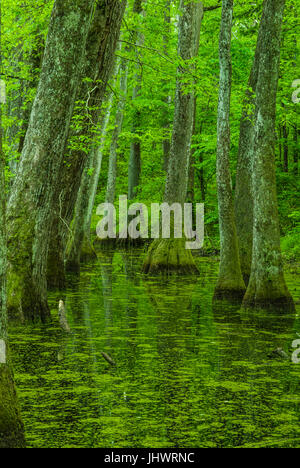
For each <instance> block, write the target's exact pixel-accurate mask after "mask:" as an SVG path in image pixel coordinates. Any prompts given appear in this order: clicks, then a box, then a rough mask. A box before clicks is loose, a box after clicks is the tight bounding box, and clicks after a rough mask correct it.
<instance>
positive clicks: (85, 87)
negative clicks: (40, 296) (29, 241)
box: [48, 0, 126, 288]
mask: <svg viewBox="0 0 300 468" xmlns="http://www.w3.org/2000/svg"><path fill="white" fill-rule="evenodd" d="M125 6H126V1H125V0H122V1H120V0H108V1H105V0H101V1H100V2H98V4H97V8H96V11H95V16H94V20H93V24H92V27H91V30H90V32H89V36H88V41H87V48H86V53H85V65H84V69H83V73H82V77H83V78H90V80H93V82H92V84H91V83H87V82H86V81H83V82H82V84H81V86H80V88H79V90H78V95H77V100H78V101H81V102H88V104H89V106H90V108H91V110H90V111H89V113H88V115H87V113H86V111H84V112H85V114H84V120H83V123H82V126H81V127H82V128H81V129H80V135H86V136H87V137H88V140H89V141H90V142H89V143H87V148H85V150H77V149H76V150H71V151H70V154H69V156H68V157H67V164H62V166H61V174H62V176H61V185H60V188H59V191H60V194H59V199H58V201H57V206H56V213H57V217H56V222H55V223H54V224H53V228H52V233H51V247H50V252H49V261H48V284H49V285H51V286H52V287H60V288H63V287H64V285H65V265H64V263H65V262H64V261H65V248H66V242H67V238H68V234H69V233H70V229H69V226H70V223H71V220H72V218H73V215H74V209H75V205H76V202H77V197H78V192H79V188H80V187H81V181H82V180H81V179H82V177H83V171H84V168H85V167H86V168H87V169H89V168H92V167H95V168H96V169H97V168H98V169H97V170H98V178H99V171H100V167H101V165H100V167H99V164H98V154H99V153H98V152H97V143H96V142H95V141H94V140H93V135H94V133H93V132H94V130H95V128H96V126H98V127H99V126H100V128H101V125H99V121H100V120H101V106H102V103H103V100H104V99H105V94H106V89H107V83H108V81H109V79H110V78H111V76H112V74H113V70H114V64H115V50H116V47H117V42H118V39H119V35H120V28H121V22H122V18H123V15H124V11H125ZM87 154H89V156H88V157H87ZM97 170H96V172H97ZM97 181H98V179H97ZM87 182H90V179H88V180H87ZM83 183H84V182H83ZM87 190H88V189H87ZM83 191H84V192H85V191H86V189H83ZM86 193H90V192H89V191H88V192H86ZM79 211H80V210H79ZM79 211H78V213H79ZM80 212H81V213H82V211H80ZM83 215H84V216H85V214H84V213H83ZM79 222H80V224H81V225H82V226H83V224H84V219H79ZM71 237H72V236H71ZM80 239H81V240H80ZM82 241H83V238H81V237H80V238H78V240H77V241H76V250H74V249H73V247H71V250H70V249H69V250H68V260H69V267H70V268H72V269H73V268H74V269H75V270H76V271H77V270H78V269H79V263H78V261H77V259H78V258H79V259H80V251H81V243H82ZM78 242H79V243H78ZM87 245H88V244H87ZM74 248H75V244H74ZM77 249H79V251H77ZM71 252H74V262H75V263H74V267H71V264H72V261H73V260H72V259H71V257H70V255H71ZM91 253H92V252H91ZM72 255H73V254H72ZM75 258H76V260H75Z"/></svg>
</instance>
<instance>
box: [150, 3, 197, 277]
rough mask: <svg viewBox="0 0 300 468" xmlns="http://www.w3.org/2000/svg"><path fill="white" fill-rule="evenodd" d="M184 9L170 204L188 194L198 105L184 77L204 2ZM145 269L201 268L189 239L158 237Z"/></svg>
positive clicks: (166, 197) (182, 270)
mask: <svg viewBox="0 0 300 468" xmlns="http://www.w3.org/2000/svg"><path fill="white" fill-rule="evenodd" d="M180 9H181V13H182V14H181V15H180V19H179V29H178V56H179V57H180V58H181V61H182V63H183V64H181V65H180V66H179V67H178V70H177V85H176V94H175V110H174V122H173V132H172V139H171V148H170V157H169V166H168V172H167V179H166V186H165V195H164V202H166V203H169V204H170V205H171V204H173V203H180V204H181V205H182V206H183V204H184V203H185V201H186V194H187V183H188V172H189V163H190V151H191V139H192V131H193V122H194V105H195V99H194V92H193V91H189V92H187V90H186V88H185V86H184V84H183V78H184V76H185V74H186V71H187V70H186V67H187V66H188V62H189V60H190V59H192V58H193V57H195V56H196V55H197V53H198V49H199V39H200V27H201V22H202V18H203V4H202V2H198V1H197V2H187V1H185V0H181V3H180ZM171 224H172V222H171ZM143 271H144V272H145V273H149V274H157V273H160V272H163V273H167V274H171V273H176V274H191V273H196V272H197V271H198V270H197V267H196V265H195V263H194V260H193V257H192V254H191V251H190V250H187V249H185V239H157V240H155V241H154V242H153V243H152V244H151V246H150V248H149V250H148V254H147V257H146V259H145V262H144V266H143Z"/></svg>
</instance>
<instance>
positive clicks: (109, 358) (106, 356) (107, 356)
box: [101, 352, 116, 366]
mask: <svg viewBox="0 0 300 468" xmlns="http://www.w3.org/2000/svg"><path fill="white" fill-rule="evenodd" d="M101 354H102V357H104V359H105V360H106V361H107V362H108V363H109V364H110V365H111V366H115V365H116V363H115V361H113V360H112V358H111V357H110V356H109V355H108V354H106V353H103V352H101Z"/></svg>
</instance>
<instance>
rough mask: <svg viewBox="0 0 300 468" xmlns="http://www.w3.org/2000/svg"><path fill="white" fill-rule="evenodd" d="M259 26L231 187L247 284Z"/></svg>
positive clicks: (241, 258) (249, 263)
mask: <svg viewBox="0 0 300 468" xmlns="http://www.w3.org/2000/svg"><path fill="white" fill-rule="evenodd" d="M262 33H263V31H262V28H261V27H260V28H259V32H258V38H257V46H256V51H255V56H254V60H253V65H252V68H251V72H250V77H249V81H248V89H247V91H246V96H245V100H244V103H243V111H242V118H241V122H240V139H239V149H238V158H237V159H238V161H237V172H236V188H235V216H236V227H237V235H238V242H239V254H240V262H241V269H242V274H243V277H244V280H245V282H246V283H248V281H249V278H250V272H251V261H252V243H253V193H252V170H253V157H254V154H253V145H254V124H255V116H254V109H255V92H256V86H257V78H258V70H259V65H260V50H261V43H262V40H263V34H262Z"/></svg>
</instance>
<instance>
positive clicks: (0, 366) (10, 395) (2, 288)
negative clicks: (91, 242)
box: [0, 2, 25, 448]
mask: <svg viewBox="0 0 300 468" xmlns="http://www.w3.org/2000/svg"><path fill="white" fill-rule="evenodd" d="M0 67H2V59H1V2H0ZM2 135H3V130H2V108H1V104H0V448H23V447H24V446H25V440H24V428H23V424H22V421H21V416H20V409H19V404H18V399H17V394H16V389H15V384H14V380H13V375H12V372H11V367H10V365H9V356H8V353H7V344H8V342H7V315H6V269H7V257H6V256H7V239H6V214H5V209H6V206H5V205H6V199H5V195H6V190H5V189H6V187H5V178H4V169H5V163H6V161H5V156H4V153H3V148H2ZM3 344H4V348H5V349H3Z"/></svg>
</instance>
